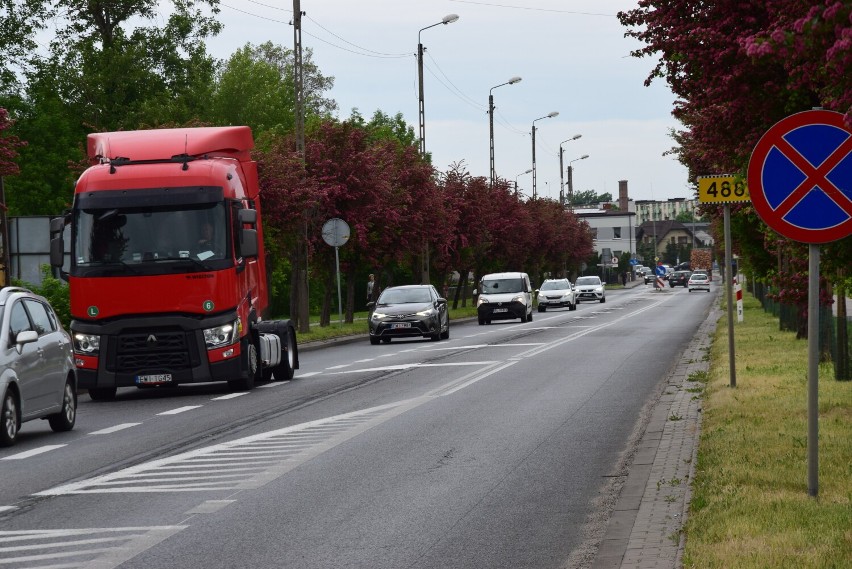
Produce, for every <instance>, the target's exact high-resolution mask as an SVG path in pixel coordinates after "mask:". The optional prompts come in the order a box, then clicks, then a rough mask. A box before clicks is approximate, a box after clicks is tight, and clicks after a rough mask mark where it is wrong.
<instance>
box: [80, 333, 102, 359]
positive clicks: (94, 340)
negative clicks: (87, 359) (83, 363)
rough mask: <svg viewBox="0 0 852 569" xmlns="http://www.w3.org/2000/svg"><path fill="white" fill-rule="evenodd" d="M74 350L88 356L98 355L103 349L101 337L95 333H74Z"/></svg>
mask: <svg viewBox="0 0 852 569" xmlns="http://www.w3.org/2000/svg"><path fill="white" fill-rule="evenodd" d="M74 351H75V352H77V353H78V354H85V355H87V356H96V355H98V352H100V351H101V337H100V336H96V335H95V334H80V333H76V334H74Z"/></svg>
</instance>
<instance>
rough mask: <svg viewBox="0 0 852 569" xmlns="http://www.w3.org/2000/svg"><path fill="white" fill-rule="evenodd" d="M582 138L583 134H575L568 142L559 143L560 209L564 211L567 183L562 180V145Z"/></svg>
mask: <svg viewBox="0 0 852 569" xmlns="http://www.w3.org/2000/svg"><path fill="white" fill-rule="evenodd" d="M581 136H583V135H582V134H575V135H574V136H572V137H571V138H569V139H568V140H563V141H562V142H560V143H559V207H561V208H563V209H564V208H565V183H564V182H563V178H562V152H563V149H562V145H563V144H565V143H566V142H571V141H572V140H577V139H578V138H580V137H581Z"/></svg>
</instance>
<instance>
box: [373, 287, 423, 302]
mask: <svg viewBox="0 0 852 569" xmlns="http://www.w3.org/2000/svg"><path fill="white" fill-rule="evenodd" d="M424 302H432V295H430V294H429V290H428V289H425V288H401V289H397V288H389V289H387V290H386V291H384V292H383V293H382V295H381V296H380V297H379V304H414V303H418V304H423V303H424Z"/></svg>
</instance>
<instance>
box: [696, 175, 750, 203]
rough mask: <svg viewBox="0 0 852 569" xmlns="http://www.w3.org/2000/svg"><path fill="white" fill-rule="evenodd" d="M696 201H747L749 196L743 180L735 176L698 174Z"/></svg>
mask: <svg viewBox="0 0 852 569" xmlns="http://www.w3.org/2000/svg"><path fill="white" fill-rule="evenodd" d="M698 201H700V202H701V203H712V202H718V203H724V202H748V201H751V196H750V195H749V193H748V187H747V186H746V183H745V180H743V179H742V178H737V177H735V176H700V177H699V178H698Z"/></svg>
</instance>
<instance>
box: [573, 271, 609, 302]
mask: <svg viewBox="0 0 852 569" xmlns="http://www.w3.org/2000/svg"><path fill="white" fill-rule="evenodd" d="M574 288H575V289H576V290H577V302H580V301H582V300H597V301H599V302H601V303H604V302H606V287H605V286H604V284H603V283H602V282H601V279H600V277H577V280H576V281H575V282H574Z"/></svg>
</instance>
